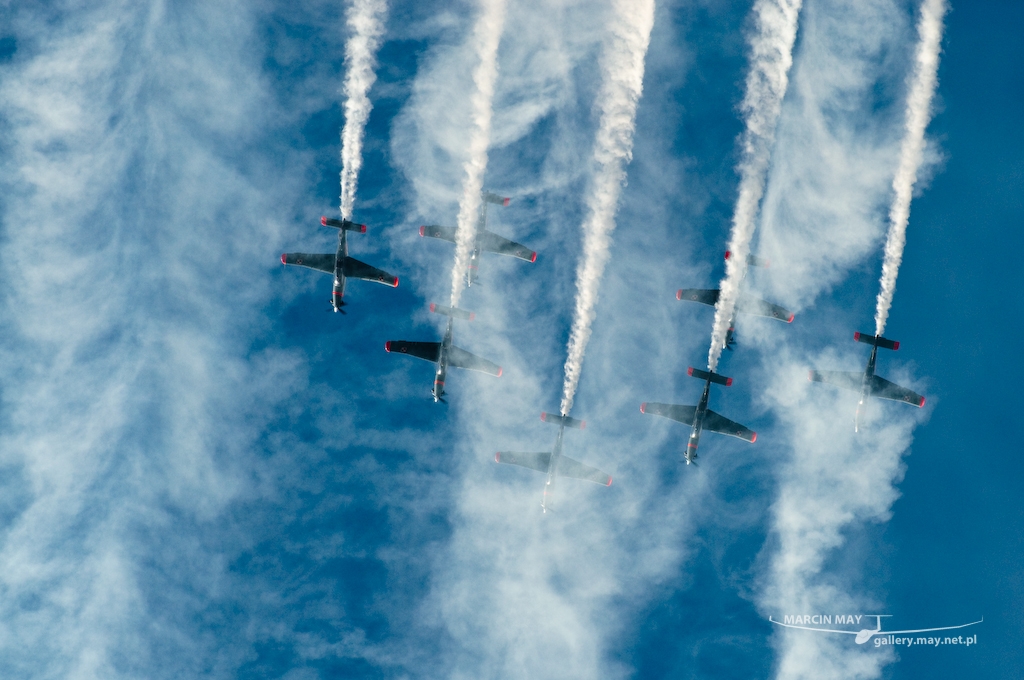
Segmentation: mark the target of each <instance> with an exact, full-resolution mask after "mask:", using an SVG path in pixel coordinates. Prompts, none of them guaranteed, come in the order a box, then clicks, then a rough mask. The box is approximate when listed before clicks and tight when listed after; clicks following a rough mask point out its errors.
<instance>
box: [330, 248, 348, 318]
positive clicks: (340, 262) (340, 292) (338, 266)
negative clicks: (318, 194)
mask: <svg viewBox="0 0 1024 680" xmlns="http://www.w3.org/2000/svg"><path fill="white" fill-rule="evenodd" d="M346 257H348V237H347V236H346V231H345V230H344V229H339V230H338V251H337V253H336V254H335V256H334V290H333V291H332V293H331V307H333V308H334V311H335V312H340V311H341V308H342V307H343V306H344V305H345V269H344V267H345V258H346Z"/></svg>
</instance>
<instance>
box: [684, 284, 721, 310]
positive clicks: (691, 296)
mask: <svg viewBox="0 0 1024 680" xmlns="http://www.w3.org/2000/svg"><path fill="white" fill-rule="evenodd" d="M721 292H722V291H720V290H718V289H717V288H713V289H710V290H709V289H706V288H681V289H679V290H677V291H676V299H677V300H690V301H691V302H699V303H701V304H702V305H711V306H712V307H714V306H715V304H716V303H717V302H718V296H719V295H720V294H721Z"/></svg>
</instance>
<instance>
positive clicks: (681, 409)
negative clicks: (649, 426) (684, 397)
mask: <svg viewBox="0 0 1024 680" xmlns="http://www.w3.org/2000/svg"><path fill="white" fill-rule="evenodd" d="M640 412H641V413H648V414H650V415H652V416H661V417H663V418H671V419H672V420H677V421H679V422H680V423H686V424H687V425H693V417H694V416H695V415H696V413H697V407H696V406H681V405H679V404H658V403H654V402H648V403H645V404H643V405H642V406H641V407H640Z"/></svg>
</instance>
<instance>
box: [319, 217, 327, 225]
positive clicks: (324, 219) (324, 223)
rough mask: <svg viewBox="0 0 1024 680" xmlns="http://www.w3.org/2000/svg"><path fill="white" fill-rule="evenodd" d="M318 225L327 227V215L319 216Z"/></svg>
mask: <svg viewBox="0 0 1024 680" xmlns="http://www.w3.org/2000/svg"><path fill="white" fill-rule="evenodd" d="M320 224H322V225H323V226H325V227H326V226H327V215H321V216H320Z"/></svg>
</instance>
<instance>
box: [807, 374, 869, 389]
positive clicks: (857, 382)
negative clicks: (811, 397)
mask: <svg viewBox="0 0 1024 680" xmlns="http://www.w3.org/2000/svg"><path fill="white" fill-rule="evenodd" d="M807 379H808V380H810V381H812V382H823V383H828V384H830V385H836V386H837V387H842V388H843V389H846V390H853V391H855V392H859V391H860V390H861V388H863V387H864V374H863V373H852V372H850V371H811V372H810V373H808V375H807Z"/></svg>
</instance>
